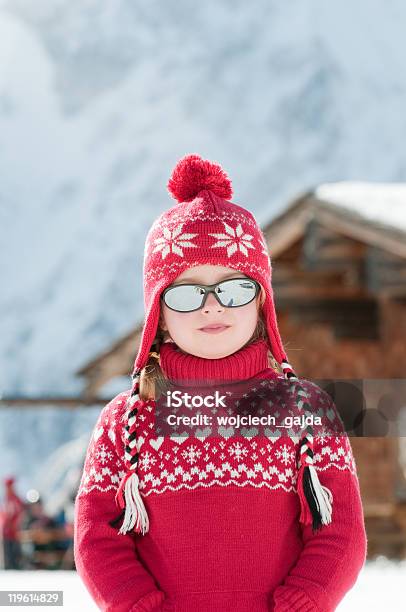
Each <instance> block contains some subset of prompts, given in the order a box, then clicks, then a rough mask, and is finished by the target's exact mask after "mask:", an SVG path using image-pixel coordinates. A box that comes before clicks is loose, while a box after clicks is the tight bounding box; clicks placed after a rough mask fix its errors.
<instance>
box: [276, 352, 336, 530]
mask: <svg viewBox="0 0 406 612" xmlns="http://www.w3.org/2000/svg"><path fill="white" fill-rule="evenodd" d="M282 371H283V373H284V376H285V378H286V379H287V380H294V381H295V384H296V386H297V388H298V391H297V404H298V406H299V408H300V409H301V410H303V411H304V412H305V413H306V411H307V412H309V411H310V408H311V407H310V405H309V404H308V403H307V402H306V401H305V400H304V399H302V398H306V397H307V396H306V392H305V390H304V389H303V387H302V386H301V385H300V383H299V379H298V378H297V376H296V375H295V374H294V372H293V370H292V368H291V366H290V364H289V362H288V361H287V359H285V360H283V361H282ZM297 492H298V495H299V500H300V516H299V521H300V522H301V523H302V524H304V525H310V524H312V527H313V533H314V532H315V531H318V530H319V529H321V527H322V526H323V525H329V524H330V523H331V521H332V514H333V506H332V504H333V494H332V493H331V491H330V489H328V488H327V487H324V486H323V485H322V484H321V483H320V480H319V477H318V474H317V470H316V468H315V467H314V465H313V428H312V427H311V426H310V425H308V426H307V427H306V434H305V435H304V436H303V437H302V439H301V441H300V457H299V465H298V474H297Z"/></svg>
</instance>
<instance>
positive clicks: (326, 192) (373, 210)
mask: <svg viewBox="0 0 406 612" xmlns="http://www.w3.org/2000/svg"><path fill="white" fill-rule="evenodd" d="M313 193H314V195H315V196H316V197H317V198H318V199H320V200H324V201H326V202H329V203H331V204H334V205H337V206H340V207H344V208H347V209H349V210H350V211H351V212H353V213H358V214H359V215H361V216H362V217H363V218H365V219H367V220H369V221H372V222H374V223H380V224H384V225H389V226H391V227H393V228H395V229H397V230H401V231H404V232H406V183H374V182H352V181H341V182H338V183H322V184H320V185H319V186H318V187H316V188H315V189H314V192H313Z"/></svg>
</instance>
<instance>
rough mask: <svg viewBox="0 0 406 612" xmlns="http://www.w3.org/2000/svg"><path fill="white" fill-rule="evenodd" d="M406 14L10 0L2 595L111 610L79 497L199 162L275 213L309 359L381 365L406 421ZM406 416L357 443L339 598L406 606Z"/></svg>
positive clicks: (222, 3)
mask: <svg viewBox="0 0 406 612" xmlns="http://www.w3.org/2000/svg"><path fill="white" fill-rule="evenodd" d="M405 25H406V5H405V3H404V2H402V0H358V2H356V3H354V2H350V1H349V0H341V1H340V2H336V1H335V0H332V1H330V2H328V3H327V2H323V0H291V1H290V2H282V1H281V0H279V1H276V0H256V2H254V3H246V2H242V1H241V0H232V1H231V0H216V1H214V0H207V1H206V2H205V3H199V4H195V3H193V4H192V3H190V2H186V1H185V0H177V2H164V1H162V0H161V1H159V0H150V2H148V3H142V2H139V1H138V0H116V1H115V2H111V1H107V0H97V1H96V0H82V1H81V2H80V3H72V2H68V0H36V1H35V2H32V1H30V0H8V1H7V0H0V173H1V181H0V247H1V257H0V271H1V292H0V315H1V316H0V452H1V462H0V478H1V483H0V484H1V487H2V489H1V490H0V504H1V506H0V524H1V534H2V539H1V542H2V546H1V547H0V567H2V568H3V569H2V570H0V582H1V584H2V585H5V586H4V587H3V588H6V587H7V588H14V589H19V588H20V589H21V588H23V587H24V588H35V589H40V588H48V589H49V588H54V589H64V590H65V591H66V594H65V601H66V603H65V607H67V609H73V608H74V607H75V606H77V605H80V606H81V608H82V609H89V610H92V609H93V610H94V609H96V608H95V606H94V604H93V603H92V601H91V600H90V597H89V596H88V595H87V593H86V592H85V590H84V587H83V586H82V585H81V583H80V581H79V580H78V579H77V576H76V574H75V572H74V571H72V570H74V561H73V553H72V539H73V505H74V498H75V494H76V490H77V486H78V483H79V479H80V476H81V470H82V465H83V461H84V456H85V452H86V448H87V444H88V442H89V439H90V435H91V431H92V428H93V425H94V424H95V422H96V419H97V416H98V414H99V412H100V410H101V408H102V407H103V406H104V405H105V404H106V403H107V402H108V401H110V399H111V398H112V397H113V396H114V395H115V394H117V393H119V392H121V391H123V390H125V389H128V388H129V387H130V371H131V368H132V365H133V360H134V357H135V355H136V352H137V347H138V342H139V339H140V333H141V329H142V320H143V294H142V258H143V248H144V243H145V237H146V233H147V231H148V229H149V227H150V225H151V223H152V222H153V220H154V219H155V218H156V217H157V216H158V215H159V214H160V213H161V212H162V211H163V210H165V209H167V208H169V207H170V206H172V205H173V204H174V200H173V199H172V198H171V197H170V196H169V194H168V192H167V190H166V183H167V181H168V179H169V176H170V173H171V170H172V168H173V167H174V165H175V164H176V162H177V161H178V159H179V158H181V157H183V156H184V155H186V154H189V153H197V154H199V155H201V156H202V157H204V158H208V159H211V160H212V161H217V162H218V163H220V164H221V165H222V167H223V168H224V169H225V171H226V172H227V173H228V175H229V176H230V178H231V180H232V185H233V191H234V196H233V202H235V203H237V204H241V205H243V206H245V207H246V208H248V209H250V210H251V211H252V212H253V213H254V215H255V216H256V218H257V220H258V221H259V223H260V224H261V226H262V228H263V231H264V233H265V236H266V239H267V242H268V247H269V251H270V253H271V257H272V261H273V284H274V291H275V301H276V306H277V310H278V320H279V325H280V331H281V336H282V338H283V340H284V344H285V348H286V350H287V353H288V355H289V358H290V361H291V363H292V365H293V367H294V369H295V370H296V371H297V372H298V373H299V374H300V375H301V376H303V377H305V378H314V379H317V378H319V379H331V380H333V379H334V380H336V379H344V380H345V379H351V378H356V379H370V380H377V379H379V380H380V381H381V384H380V387H379V388H380V392H381V395H382V392H383V391H382V390H384V391H385V393H386V394H387V395H388V396H390V398H391V399H392V400H393V401H392V402H389V403H390V404H391V408H390V410H388V409H386V411H385V410H383V412H382V414H383V416H384V417H385V418H386V420H387V421H388V422H392V423H393V422H394V421H395V420H397V419H398V417H399V416H400V415H401V414H403V413H402V410H403V408H404V407H405V406H404V404H405V403H406V401H405V399H404V398H405V393H403V389H404V387H402V381H403V379H404V373H405V365H406V158H405V155H404V142H405V139H406V114H405V112H404V108H405V107H406V74H405V71H404V57H405V52H406V43H405V37H404V31H405ZM385 381H387V385H388V386H387V388H386V387H385ZM391 381H392V382H393V381H396V385H395V387H396V388H395V387H394V386H393V385H392V386H391ZM403 382H404V381H403ZM347 397H348V396H347ZM357 402H358V404H359V398H358V399H357V398H355V399H354V410H355V406H356V405H357ZM376 405H377V396H376V394H375V395H374V393H372V392H371V394H370V396H369V397H367V403H366V408H367V409H368V410H373V409H374V408H376ZM393 406H395V408H393ZM350 407H351V404H348V403H347V409H348V410H350ZM358 408H359V405H358ZM364 408H365V405H364ZM381 431H382V430H381ZM403 431H405V430H404V429H403V430H400V431H399V430H395V434H393V433H392V435H385V436H371V435H369V436H368V437H364V438H360V437H354V438H352V440H351V443H352V446H353V450H354V454H355V457H356V462H357V466H358V470H359V479H360V485H361V489H362V496H363V503H364V511H365V520H366V526H367V532H368V538H369V551H368V561H367V564H366V566H365V570H363V572H362V574H361V575H360V578H359V580H358V582H357V584H356V586H355V587H354V588H353V589H352V590H351V592H350V593H348V594H347V596H346V598H345V600H344V601H343V602H342V604H341V605H340V607H339V610H342V611H345V610H359V609H360V607H361V605H363V607H365V604H366V602H367V603H368V609H369V610H381V609H382V605H385V606H386V607H387V608H388V609H390V610H402V609H403V606H402V603H401V599H400V593H401V585H402V580H404V578H405V575H406V482H405V475H406V450H405V440H406V438H405V437H404V436H406V433H404V434H403V436H402V435H400V434H402V433H403ZM396 433H397V435H396ZM364 435H365V431H364ZM33 570H35V571H33ZM383 597H384V598H383ZM391 598H393V599H391ZM361 602H362V603H361Z"/></svg>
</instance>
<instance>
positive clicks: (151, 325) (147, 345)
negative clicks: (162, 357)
mask: <svg viewBox="0 0 406 612" xmlns="http://www.w3.org/2000/svg"><path fill="white" fill-rule="evenodd" d="M159 299H160V290H159V289H158V290H157V291H156V292H155V293H154V296H153V299H152V300H151V302H150V304H149V308H148V309H147V311H146V314H145V319H144V326H143V330H142V334H141V341H140V345H139V348H138V353H137V356H136V358H135V362H134V367H133V372H132V376H134V375H135V374H136V372H138V371H139V370H142V368H143V367H144V366H145V365H146V364H147V362H148V354H149V351H150V349H151V345H152V342H153V341H154V338H155V336H156V332H157V329H158V322H159V313H160V304H159Z"/></svg>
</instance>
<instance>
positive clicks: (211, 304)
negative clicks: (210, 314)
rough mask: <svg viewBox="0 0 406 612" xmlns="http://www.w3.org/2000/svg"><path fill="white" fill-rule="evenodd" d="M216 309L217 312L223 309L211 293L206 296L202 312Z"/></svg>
mask: <svg viewBox="0 0 406 612" xmlns="http://www.w3.org/2000/svg"><path fill="white" fill-rule="evenodd" d="M211 310H216V311H217V312H219V311H222V310H224V306H222V305H221V304H220V302H219V301H218V300H217V299H216V298H215V297H214V295H213V294H212V293H209V295H208V296H207V298H206V303H205V305H204V307H203V312H207V311H211Z"/></svg>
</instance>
